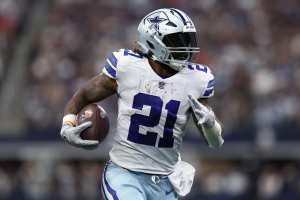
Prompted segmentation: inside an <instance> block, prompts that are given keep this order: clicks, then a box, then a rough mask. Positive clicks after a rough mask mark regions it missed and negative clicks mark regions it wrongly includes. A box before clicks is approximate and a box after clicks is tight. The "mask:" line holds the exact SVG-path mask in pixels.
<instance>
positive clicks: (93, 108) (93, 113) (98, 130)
mask: <svg viewBox="0 0 300 200" xmlns="http://www.w3.org/2000/svg"><path fill="white" fill-rule="evenodd" d="M87 121H91V122H92V126H91V127H89V128H87V129H85V130H84V131H82V132H81V134H80V137H81V138H82V139H84V140H98V141H99V142H102V141H103V140H104V139H105V137H106V136H107V134H108V131H109V120H108V117H107V114H106V112H105V110H104V109H103V108H102V107H101V106H99V105H97V104H94V103H93V104H89V105H87V106H85V107H84V108H83V109H82V110H81V111H80V112H79V113H78V115H77V124H78V125H80V124H82V123H84V122H87Z"/></svg>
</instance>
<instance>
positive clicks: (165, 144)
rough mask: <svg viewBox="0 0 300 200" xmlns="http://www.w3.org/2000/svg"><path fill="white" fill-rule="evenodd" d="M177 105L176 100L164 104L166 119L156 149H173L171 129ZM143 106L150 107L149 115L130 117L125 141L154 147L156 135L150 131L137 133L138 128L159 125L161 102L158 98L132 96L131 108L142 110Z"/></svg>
mask: <svg viewBox="0 0 300 200" xmlns="http://www.w3.org/2000/svg"><path fill="white" fill-rule="evenodd" d="M179 105H180V102H179V101H176V100H170V101H169V102H168V103H167V104H166V106H165V109H166V110H167V118H166V122H165V125H164V132H163V138H160V139H159V141H158V147H161V148H171V147H173V143H174V138H173V129H174V125H175V122H176V119H177V113H178V109H179ZM143 106H150V114H149V115H148V116H145V115H141V114H133V115H132V116H131V120H130V126H129V134H128V138H127V139H128V140H129V141H131V142H134V143H138V144H144V145H149V146H155V143H156V140H157V137H158V134H157V133H156V132H151V131H147V133H146V134H142V133H139V126H140V125H141V126H146V127H155V126H157V125H158V124H159V121H160V117H161V113H162V109H163V101H162V99H161V98H160V97H158V96H153V95H149V94H145V93H138V94H136V95H135V96H134V99H133V105H132V107H133V108H135V109H139V110H142V109H143Z"/></svg>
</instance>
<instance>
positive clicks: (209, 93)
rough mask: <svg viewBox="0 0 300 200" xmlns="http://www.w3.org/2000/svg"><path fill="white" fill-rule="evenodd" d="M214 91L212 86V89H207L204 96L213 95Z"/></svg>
mask: <svg viewBox="0 0 300 200" xmlns="http://www.w3.org/2000/svg"><path fill="white" fill-rule="evenodd" d="M213 92H214V88H212V89H207V90H205V92H204V94H203V96H204V97H209V96H212V95H213Z"/></svg>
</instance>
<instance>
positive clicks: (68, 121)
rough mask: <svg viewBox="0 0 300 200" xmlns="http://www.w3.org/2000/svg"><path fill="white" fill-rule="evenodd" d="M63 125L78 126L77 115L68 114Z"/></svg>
mask: <svg viewBox="0 0 300 200" xmlns="http://www.w3.org/2000/svg"><path fill="white" fill-rule="evenodd" d="M63 125H69V126H76V115H75V114H67V115H65V116H64V117H63Z"/></svg>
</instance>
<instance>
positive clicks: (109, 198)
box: [102, 172, 114, 200]
mask: <svg viewBox="0 0 300 200" xmlns="http://www.w3.org/2000/svg"><path fill="white" fill-rule="evenodd" d="M104 176H105V172H104V173H103V177H102V185H103V189H104V191H103V193H104V195H105V196H106V198H108V200H114V198H113V197H112V195H111V194H110V193H109V192H108V190H107V188H106V185H105V181H104Z"/></svg>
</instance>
